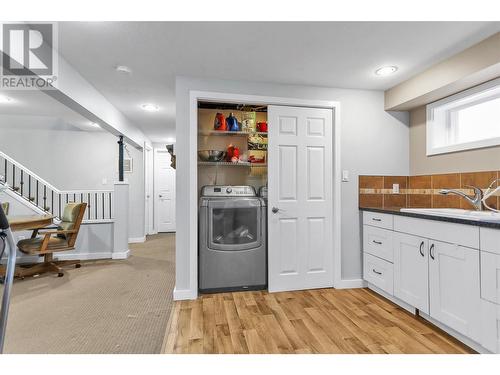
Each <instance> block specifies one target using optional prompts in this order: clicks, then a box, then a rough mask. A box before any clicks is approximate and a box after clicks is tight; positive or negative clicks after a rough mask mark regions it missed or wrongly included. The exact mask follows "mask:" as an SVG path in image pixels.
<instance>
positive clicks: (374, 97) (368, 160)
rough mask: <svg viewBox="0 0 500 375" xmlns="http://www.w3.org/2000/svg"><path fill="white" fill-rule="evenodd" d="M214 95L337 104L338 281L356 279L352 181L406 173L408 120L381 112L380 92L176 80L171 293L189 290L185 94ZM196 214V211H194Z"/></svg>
mask: <svg viewBox="0 0 500 375" xmlns="http://www.w3.org/2000/svg"><path fill="white" fill-rule="evenodd" d="M190 90H199V91H215V92H225V93H235V94H251V95H267V96H276V97H290V98H299V99H310V100H329V101H338V102H340V105H341V111H340V121H341V168H342V169H347V170H349V171H350V181H349V182H347V183H343V184H342V192H341V197H342V213H341V218H342V219H341V220H342V278H343V279H346V280H347V279H359V278H361V276H362V263H361V259H362V258H361V241H360V216H359V210H358V175H360V174H387V175H390V174H395V175H407V174H408V173H409V127H408V114H407V113H397V114H394V115H393V114H390V113H387V112H385V111H384V93H383V92H382V91H367V90H348V89H336V88H323V87H310V86H295V85H278V84H267V83H255V82H239V81H223V80H204V79H196V78H188V77H177V80H176V101H177V103H176V113H177V115H176V124H177V128H176V139H177V143H176V153H177V209H176V211H177V236H176V291H179V293H182V292H183V291H186V293H187V291H188V290H189V289H190V287H191V286H190V274H189V265H190V262H191V259H190V258H189V247H190V243H191V241H196V238H190V233H189V212H190V207H191V205H197V204H198V202H191V201H190V198H189V192H188V189H186V187H187V186H190V185H191V184H192V183H193V178H194V176H195V173H196V171H190V170H189V159H188V157H189V154H190V153H194V152H196V145H193V144H190V143H189V127H188V124H189V91H190ZM196 211H197V210H196Z"/></svg>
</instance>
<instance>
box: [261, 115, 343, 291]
mask: <svg viewBox="0 0 500 375" xmlns="http://www.w3.org/2000/svg"><path fill="white" fill-rule="evenodd" d="M268 122H269V141H268V142H269V145H268V166H269V171H268V200H269V201H268V206H269V207H277V208H278V211H277V212H273V210H272V209H270V210H268V244H269V248H268V258H269V259H268V260H269V262H268V266H269V270H268V272H269V277H268V280H269V291H271V292H272V291H283V290H296V289H311V288H324V287H333V286H334V263H335V261H334V254H333V248H334V245H333V236H332V232H333V177H332V176H333V127H334V122H333V111H332V110H331V109H319V108H298V107H287V106H269V107H268ZM278 249H279V250H278Z"/></svg>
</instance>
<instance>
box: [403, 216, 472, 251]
mask: <svg viewBox="0 0 500 375" xmlns="http://www.w3.org/2000/svg"><path fill="white" fill-rule="evenodd" d="M394 230H395V231H396V232H401V233H408V234H413V235H415V236H419V237H424V238H431V239H433V240H437V241H443V242H448V243H453V244H456V245H460V246H465V247H470V248H472V249H479V227H477V226H474V225H467V224H457V223H448V222H444V221H438V220H427V219H419V218H414V217H407V216H396V217H395V218H394Z"/></svg>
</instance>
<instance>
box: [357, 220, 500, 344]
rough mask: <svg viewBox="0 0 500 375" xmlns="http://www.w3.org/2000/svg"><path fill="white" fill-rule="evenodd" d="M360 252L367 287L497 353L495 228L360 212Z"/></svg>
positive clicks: (498, 252) (498, 238)
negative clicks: (415, 309) (361, 223)
mask: <svg viewBox="0 0 500 375" xmlns="http://www.w3.org/2000/svg"><path fill="white" fill-rule="evenodd" d="M391 237H392V243H391ZM363 252H364V254H363V259H364V265H363V267H364V278H365V280H366V281H368V283H369V286H375V287H377V288H379V289H380V290H382V291H384V292H386V293H388V294H389V296H390V298H393V297H396V298H394V299H393V301H394V302H396V303H398V304H400V305H401V306H403V307H405V308H407V307H406V306H404V304H407V305H410V306H411V307H414V308H417V309H418V310H419V311H420V312H422V313H423V316H424V317H427V318H428V319H430V320H432V321H435V322H439V323H442V324H443V327H445V328H446V327H447V328H449V329H450V330H449V331H448V332H449V333H451V334H453V335H454V336H455V337H457V338H459V339H460V340H463V341H466V342H467V340H471V342H475V343H478V344H480V345H481V346H482V347H483V348H486V349H487V350H489V351H492V352H494V353H500V230H499V229H495V228H486V227H481V228H480V227H479V226H475V225H467V224H458V223H450V222H443V221H437V220H427V219H420V218H414V217H406V216H401V215H390V214H384V213H378V212H375V213H372V212H364V213H363ZM391 278H392V279H391ZM403 302H404V303H403ZM431 318H432V319H431Z"/></svg>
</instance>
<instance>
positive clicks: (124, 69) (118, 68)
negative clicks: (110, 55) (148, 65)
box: [115, 65, 132, 74]
mask: <svg viewBox="0 0 500 375" xmlns="http://www.w3.org/2000/svg"><path fill="white" fill-rule="evenodd" d="M115 70H116V71H117V72H119V73H125V74H132V69H130V68H129V67H128V66H126V65H117V66H116V68H115Z"/></svg>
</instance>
